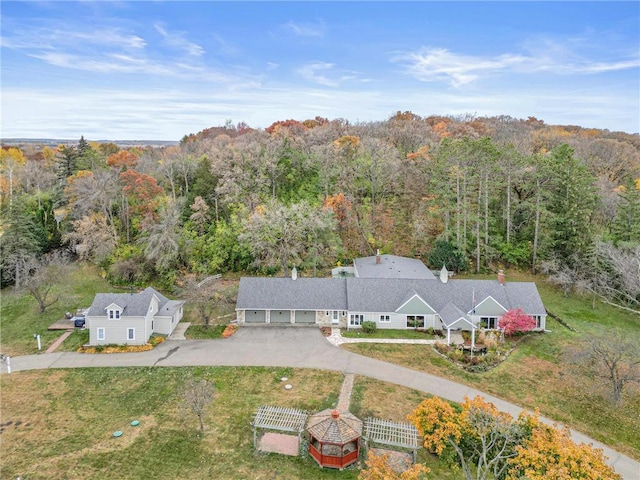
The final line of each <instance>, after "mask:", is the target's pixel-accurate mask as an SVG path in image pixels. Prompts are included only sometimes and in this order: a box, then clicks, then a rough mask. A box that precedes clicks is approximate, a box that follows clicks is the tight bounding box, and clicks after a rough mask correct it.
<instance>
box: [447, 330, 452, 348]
mask: <svg viewBox="0 0 640 480" xmlns="http://www.w3.org/2000/svg"><path fill="white" fill-rule="evenodd" d="M447 345H451V328H447Z"/></svg>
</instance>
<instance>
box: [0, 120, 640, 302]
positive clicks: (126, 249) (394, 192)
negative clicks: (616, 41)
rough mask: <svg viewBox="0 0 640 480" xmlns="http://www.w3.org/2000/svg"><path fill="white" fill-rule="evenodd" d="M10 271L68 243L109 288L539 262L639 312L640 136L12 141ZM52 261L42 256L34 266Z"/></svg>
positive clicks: (311, 131)
mask: <svg viewBox="0 0 640 480" xmlns="http://www.w3.org/2000/svg"><path fill="white" fill-rule="evenodd" d="M1 155H2V157H1V159H0V160H1V163H0V167H1V169H2V177H1V180H0V200H1V205H0V209H1V213H2V245H1V247H2V265H1V268H2V282H3V285H8V284H17V285H19V284H20V283H21V282H23V279H25V278H26V277H27V276H29V273H30V272H31V273H33V270H34V267H33V265H31V264H30V263H29V262H28V261H27V260H29V259H32V258H39V257H41V256H42V255H46V254H48V253H49V252H54V251H56V250H60V249H64V250H65V251H67V252H69V253H70V254H72V255H73V256H75V257H77V258H79V259H81V260H85V261H90V262H94V263H96V264H97V265H99V266H100V267H101V268H102V269H103V270H104V272H105V273H106V274H107V275H108V276H109V277H110V280H111V281H113V282H119V283H127V284H142V283H145V282H148V281H150V280H152V279H154V280H156V281H159V282H161V283H164V284H166V285H173V283H174V282H175V279H176V278H179V277H180V276H182V275H183V274H185V273H194V274H196V275H199V276H206V275H211V274H217V273H224V272H225V271H244V270H248V269H259V270H261V271H263V272H265V273H270V274H278V273H282V274H287V273H288V270H289V269H290V268H291V267H293V266H296V267H297V268H298V269H299V270H302V271H303V272H307V273H304V274H307V275H313V274H315V271H316V269H317V268H320V267H324V266H328V265H332V264H336V262H338V261H341V262H343V263H344V262H349V261H350V259H351V258H353V257H355V256H360V255H371V254H373V253H374V252H375V251H376V250H377V249H380V250H381V251H383V252H388V253H394V254H398V255H408V256H414V257H418V258H422V259H423V260H424V261H425V262H427V263H429V264H430V266H432V267H434V268H440V267H441V266H442V263H446V264H447V266H448V267H449V268H450V269H454V270H472V271H477V272H482V271H489V270H494V269H496V268H503V267H516V268H521V269H530V270H532V271H534V272H536V271H539V270H542V271H544V272H545V273H548V274H549V275H551V276H552V278H554V279H555V280H556V281H557V282H558V283H560V284H561V285H564V286H565V287H566V288H567V290H569V289H571V288H575V287H578V288H581V289H583V290H585V291H588V292H590V293H592V294H593V295H594V298H595V297H601V298H603V299H605V300H606V301H609V302H612V303H615V304H618V305H621V306H624V307H625V308H631V309H633V310H638V309H640V305H639V301H640V279H639V278H638V274H637V272H634V271H629V268H628V265H629V261H632V262H633V261H637V259H638V258H640V247H639V245H640V190H639V189H638V186H640V185H639V184H638V179H640V137H639V136H638V135H637V134H633V135H631V134H626V133H622V132H609V131H607V130H596V129H585V128H581V127H576V126H557V125H546V124H545V123H544V122H543V121H541V120H538V119H535V118H533V117H529V118H528V119H526V120H525V119H514V118H511V117H507V116H500V117H488V118H476V117H473V116H462V117H436V116H431V117H420V116H418V115H416V114H414V113H411V112H398V113H397V114H395V115H393V116H391V117H390V118H389V119H387V120H385V121H380V122H366V123H351V122H349V121H347V120H344V119H335V120H328V119H325V118H321V117H316V118H314V119H310V120H306V121H296V120H286V121H278V122H275V123H274V124H272V125H271V126H270V127H268V128H266V129H264V130H260V129H252V128H250V127H249V126H248V125H246V124H244V123H240V124H237V125H233V124H232V123H231V122H227V123H226V124H225V125H224V126H220V127H213V128H210V129H206V130H203V131H202V132H199V133H197V134H191V135H185V137H184V138H183V139H182V141H181V142H180V144H179V145H178V146H169V147H163V148H150V147H147V148H142V147H136V148H129V149H120V148H119V147H118V146H117V145H114V144H110V143H106V144H104V143H103V144H98V143H95V142H90V141H87V140H85V139H84V138H81V139H80V140H79V142H78V144H77V145H71V146H69V145H67V146H60V147H59V148H57V149H51V148H49V147H43V148H36V147H33V146H27V147H24V148H23V149H20V148H16V147H9V146H3V148H2V150H1ZM41 263H42V262H41Z"/></svg>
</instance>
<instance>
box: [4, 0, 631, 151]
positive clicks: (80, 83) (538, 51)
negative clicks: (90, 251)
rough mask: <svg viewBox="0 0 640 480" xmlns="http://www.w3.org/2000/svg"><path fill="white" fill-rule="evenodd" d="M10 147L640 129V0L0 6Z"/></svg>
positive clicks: (6, 3)
mask: <svg viewBox="0 0 640 480" xmlns="http://www.w3.org/2000/svg"><path fill="white" fill-rule="evenodd" d="M0 9H1V11H0V14H1V20H0V22H1V27H2V28H1V34H0V42H1V43H0V45H1V57H0V62H1V71H0V73H1V87H0V88H1V90H0V93H1V106H2V117H1V118H2V124H1V129H0V133H1V136H2V137H3V138H16V137H20V138H58V139H77V138H80V136H81V135H84V137H85V138H87V139H89V140H179V139H180V138H182V137H183V136H184V135H186V134H190V133H196V132H198V131H200V130H203V129H205V128H209V127H213V126H220V125H224V124H225V122H227V121H231V122H232V123H234V124H236V123H238V122H246V123H247V124H248V125H249V126H251V127H254V128H266V127H268V126H269V125H270V124H271V123H273V122H275V121H278V120H286V119H290V118H293V119H296V120H300V121H302V120H305V119H309V118H313V117H315V116H318V115H319V116H321V117H326V118H329V119H334V118H343V119H346V120H349V121H350V122H352V123H354V122H368V121H379V120H385V119H388V118H389V117H390V116H391V115H393V114H394V113H395V112H397V111H407V110H409V111H412V112H413V113H415V114H418V115H421V116H429V115H465V114H471V115H476V116H493V115H509V116H512V117H515V118H527V117H529V116H534V117H536V118H538V119H542V120H544V121H545V122H546V123H548V124H563V125H580V126H583V127H587V128H603V129H609V130H611V131H624V132H629V133H636V132H638V131H640V2H637V1H628V2H609V1H607V2H595V1H589V2H579V1H571V2H537V1H528V2H506V1H504V2H481V1H477V2H455V1H454V2H446V3H442V2H430V1H413V2H384V1H377V2H364V1H360V2H342V1H339V2H338V1H325V2H308V1H301V2H294V1H289V2H270V1H262V2H246V1H235V2H213V1H197V2H164V1H132V2H122V1H113V2H96V1H81V2H71V1H51V2H46V1H28V2H11V1H4V0H3V1H2V2H1V3H0Z"/></svg>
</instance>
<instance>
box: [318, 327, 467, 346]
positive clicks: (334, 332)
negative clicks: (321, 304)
mask: <svg viewBox="0 0 640 480" xmlns="http://www.w3.org/2000/svg"><path fill="white" fill-rule="evenodd" d="M452 337H453V335H452ZM460 339H462V336H460ZM327 340H329V343H331V344H332V345H335V346H336V347H338V346H340V345H342V344H343V343H406V344H412V345H433V344H434V343H436V341H437V340H420V339H416V338H351V337H343V336H342V334H341V333H340V329H339V328H336V327H332V328H331V335H329V336H328V337H327ZM460 343H462V342H460Z"/></svg>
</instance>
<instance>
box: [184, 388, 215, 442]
mask: <svg viewBox="0 0 640 480" xmlns="http://www.w3.org/2000/svg"><path fill="white" fill-rule="evenodd" d="M215 393H216V390H215V386H214V385H213V384H212V383H211V382H209V381H207V380H189V381H188V382H187V383H186V385H185V386H184V392H183V394H182V395H183V399H184V407H185V408H186V409H188V410H190V411H191V412H193V413H194V414H195V415H196V416H197V417H198V423H199V424H200V435H203V434H204V414H205V411H206V408H207V406H208V405H209V404H210V403H211V402H213V400H214V398H215Z"/></svg>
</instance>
